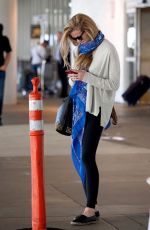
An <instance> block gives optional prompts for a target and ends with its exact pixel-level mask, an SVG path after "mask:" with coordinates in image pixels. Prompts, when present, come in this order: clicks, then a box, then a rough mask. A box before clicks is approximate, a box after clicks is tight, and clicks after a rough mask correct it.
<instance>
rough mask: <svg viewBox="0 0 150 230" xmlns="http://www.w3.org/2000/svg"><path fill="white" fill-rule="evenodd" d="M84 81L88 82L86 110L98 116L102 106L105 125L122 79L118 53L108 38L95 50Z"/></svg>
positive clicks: (103, 123)
mask: <svg viewBox="0 0 150 230" xmlns="http://www.w3.org/2000/svg"><path fill="white" fill-rule="evenodd" d="M83 81H84V82H86V83H87V98H86V111H87V112H89V113H91V114H93V115H95V116H97V115H98V113H99V111H100V108H101V121H100V125H101V126H103V127H105V126H106V125H107V123H108V121H109V119H110V115H111V111H112V107H113V104H114V101H115V93H116V90H117V89H118V88H119V81H120V64H119V58H118V54H117V51H116V49H115V47H114V46H113V45H112V44H111V43H110V42H109V41H108V40H106V39H105V40H104V41H103V42H102V44H101V45H99V46H98V48H97V49H96V50H95V53H94V54H93V61H92V63H91V65H90V67H89V72H87V73H86V74H85V77H84V79H83Z"/></svg>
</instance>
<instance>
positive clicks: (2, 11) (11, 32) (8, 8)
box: [0, 0, 17, 104]
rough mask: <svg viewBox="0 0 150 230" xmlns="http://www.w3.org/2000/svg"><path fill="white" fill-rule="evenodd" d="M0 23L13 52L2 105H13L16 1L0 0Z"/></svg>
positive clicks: (15, 54)
mask: <svg viewBox="0 0 150 230" xmlns="http://www.w3.org/2000/svg"><path fill="white" fill-rule="evenodd" d="M0 23H3V25H4V34H5V35H7V36H8V37H9V39H10V43H11V46H12V50H13V52H12V57H11V62H10V64H9V66H8V70H7V75H6V84H5V98H4V103H7V104H14V103H16V100H17V92H16V79H17V62H16V57H17V52H16V44H17V0H5V1H4V0H0Z"/></svg>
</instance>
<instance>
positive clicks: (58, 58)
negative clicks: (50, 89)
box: [54, 31, 69, 97]
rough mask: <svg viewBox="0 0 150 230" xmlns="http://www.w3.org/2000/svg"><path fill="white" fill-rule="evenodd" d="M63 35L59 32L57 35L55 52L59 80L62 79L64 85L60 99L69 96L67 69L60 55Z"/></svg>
mask: <svg viewBox="0 0 150 230" xmlns="http://www.w3.org/2000/svg"><path fill="white" fill-rule="evenodd" d="M62 35H63V33H62V32H61V31H58V32H57V34H56V36H57V46H56V52H55V57H54V58H55V60H56V62H57V71H58V78H59V79H60V81H61V85H62V89H61V93H60V97H67V96H68V78H67V75H66V72H65V70H66V68H65V66H64V61H63V59H62V57H61V54H60V41H61V38H62ZM68 55H69V54H68Z"/></svg>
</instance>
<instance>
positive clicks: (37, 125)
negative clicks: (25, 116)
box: [30, 120, 43, 131]
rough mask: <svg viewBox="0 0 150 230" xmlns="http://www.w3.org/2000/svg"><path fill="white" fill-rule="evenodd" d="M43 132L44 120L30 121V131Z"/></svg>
mask: <svg viewBox="0 0 150 230" xmlns="http://www.w3.org/2000/svg"><path fill="white" fill-rule="evenodd" d="M38 130H43V120H38V121H34V120H30V131H38Z"/></svg>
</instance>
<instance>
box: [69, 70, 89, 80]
mask: <svg viewBox="0 0 150 230" xmlns="http://www.w3.org/2000/svg"><path fill="white" fill-rule="evenodd" d="M76 72H77V74H68V77H69V78H70V79H71V80H72V81H82V80H83V78H84V75H85V73H86V71H85V70H76Z"/></svg>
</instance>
